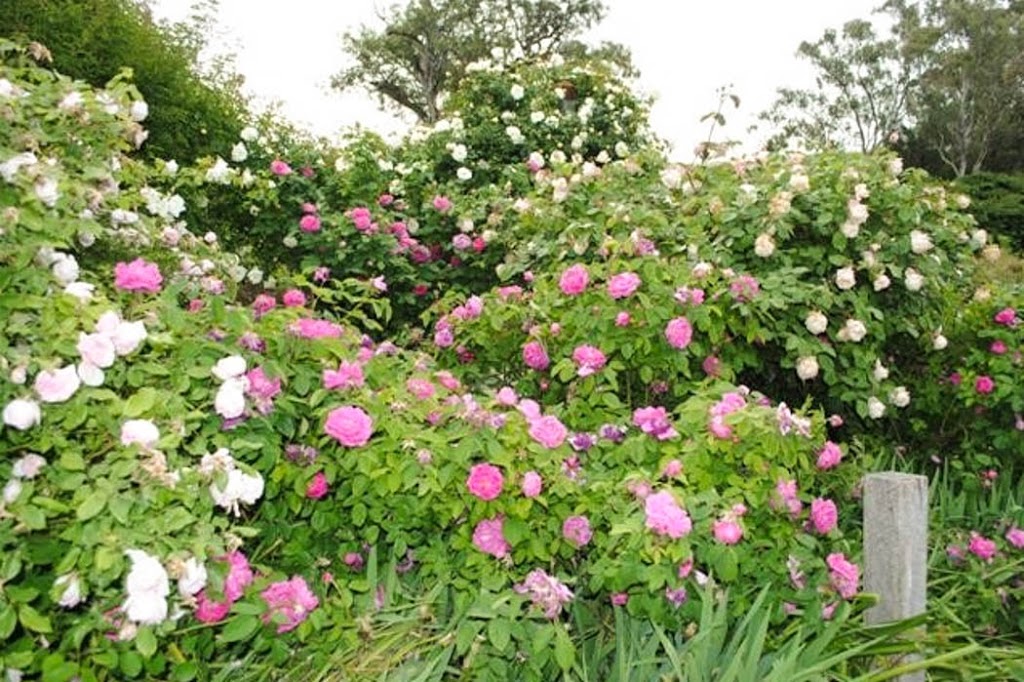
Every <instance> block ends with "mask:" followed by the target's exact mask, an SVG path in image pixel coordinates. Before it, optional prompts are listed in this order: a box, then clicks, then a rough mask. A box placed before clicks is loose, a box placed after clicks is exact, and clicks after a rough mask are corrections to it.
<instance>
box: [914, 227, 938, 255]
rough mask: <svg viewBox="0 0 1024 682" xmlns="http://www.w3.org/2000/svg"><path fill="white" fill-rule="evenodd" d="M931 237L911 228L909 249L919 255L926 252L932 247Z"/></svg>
mask: <svg viewBox="0 0 1024 682" xmlns="http://www.w3.org/2000/svg"><path fill="white" fill-rule="evenodd" d="M933 246H934V245H933V244H932V238H931V237H929V236H928V235H927V234H925V233H924V232H921V231H920V230H911V232H910V250H911V251H913V252H914V253H916V254H918V255H920V254H922V253H927V252H928V251H930V250H931V249H932V247H933Z"/></svg>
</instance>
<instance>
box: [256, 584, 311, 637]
mask: <svg viewBox="0 0 1024 682" xmlns="http://www.w3.org/2000/svg"><path fill="white" fill-rule="evenodd" d="M260 597H262V598H263V601H264V602H266V604H267V612H266V613H265V614H264V615H263V621H264V622H266V623H269V622H274V623H277V624H278V625H277V632H278V633H279V634H280V633H282V632H288V631H290V630H294V629H295V628H297V627H298V626H299V624H300V623H301V622H302V621H304V620H306V617H307V616H309V613H310V611H312V610H313V609H315V608H316V607H317V606H319V605H320V602H319V601H318V600H317V598H316V595H314V594H313V592H312V591H311V590H310V589H309V585H307V584H306V581H305V579H303V578H301V577H299V576H294V577H293V578H292V579H291V580H282V581H280V582H276V583H273V584H271V585H270V586H268V587H267V589H265V590H263V591H262V592H260Z"/></svg>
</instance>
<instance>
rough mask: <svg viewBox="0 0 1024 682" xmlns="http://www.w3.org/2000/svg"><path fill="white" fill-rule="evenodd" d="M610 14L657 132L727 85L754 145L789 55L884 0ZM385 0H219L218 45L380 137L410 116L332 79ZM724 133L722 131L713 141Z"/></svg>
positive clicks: (291, 91) (697, 3)
mask: <svg viewBox="0 0 1024 682" xmlns="http://www.w3.org/2000/svg"><path fill="white" fill-rule="evenodd" d="M605 2H606V5H607V6H608V9H609V11H608V16H607V17H606V18H605V20H604V22H602V24H601V25H600V26H599V27H597V28H596V29H595V30H593V31H592V33H591V35H590V36H589V38H590V39H592V40H594V41H599V40H614V41H616V42H620V43H623V44H625V45H626V46H627V47H629V48H630V49H631V50H632V52H633V59H634V62H635V63H636V65H637V67H638V68H639V69H640V71H641V77H640V81H639V88H640V90H641V91H643V92H646V93H648V94H652V95H655V96H656V98H657V99H656V103H655V106H654V110H653V113H652V124H653V126H654V129H655V132H656V133H658V134H659V135H660V136H662V137H663V138H666V139H668V140H669V141H670V142H671V143H672V144H673V146H674V147H675V150H676V153H677V154H679V155H680V156H686V155H688V154H689V151H690V150H691V149H692V148H693V146H694V145H695V144H696V143H697V142H699V141H701V140H703V139H705V138H706V136H707V127H706V125H705V124H700V123H699V119H700V117H701V116H702V115H703V114H705V113H707V112H708V111H710V110H712V109H714V108H715V107H716V106H717V96H716V91H717V89H718V88H719V87H720V86H725V85H730V84H731V91H732V92H734V93H736V94H737V95H738V96H739V97H740V98H741V100H742V106H741V108H740V109H739V110H738V111H735V112H726V117H727V119H728V125H727V127H726V129H725V131H724V134H725V136H726V137H727V138H729V139H739V140H744V141H746V142H747V145H746V146H748V147H750V146H756V144H757V141H758V139H759V138H758V137H757V136H756V135H755V136H754V137H751V136H750V135H749V134H748V133H747V128H748V126H749V125H750V124H751V123H752V122H753V121H754V119H755V118H756V116H757V114H758V113H759V112H760V111H762V110H763V109H765V108H767V107H768V106H770V104H771V103H772V101H773V100H774V92H775V88H777V87H779V86H783V85H787V86H792V85H797V86H810V85H811V84H812V83H813V79H812V77H811V73H812V72H811V70H810V68H809V67H808V66H807V65H806V64H805V63H804V62H803V61H801V60H798V59H797V58H796V57H795V53H796V49H797V46H798V45H799V44H800V41H802V40H814V39H817V38H818V37H819V36H820V35H821V33H822V32H823V31H824V30H825V29H826V28H829V27H839V26H841V25H842V24H843V23H844V22H845V21H847V20H849V19H853V18H858V17H862V18H868V17H869V16H870V14H871V10H872V9H873V8H874V7H876V6H877V5H878V4H880V2H881V0H605ZM191 4H192V0H151V5H152V7H153V9H154V12H155V13H156V15H157V16H158V17H160V18H167V19H171V20H180V19H182V18H184V17H185V16H187V14H188V10H189V7H190V6H191ZM391 4H392V2H391V0H385V1H380V0H376V1H375V0H287V1H286V2H271V1H269V0H220V14H219V17H218V25H217V30H218V32H219V35H220V36H221V38H222V40H221V41H220V42H219V44H218V45H216V46H215V49H219V50H223V51H229V52H234V53H235V54H236V55H237V62H236V66H237V69H238V71H239V72H240V73H241V74H242V75H244V76H245V79H246V84H247V89H248V90H249V91H250V92H251V93H252V94H253V95H255V96H256V97H257V99H258V100H259V101H269V100H280V101H281V102H282V104H283V107H282V111H283V113H284V114H285V115H286V116H287V117H288V118H290V119H291V120H293V121H294V122H295V123H297V124H299V125H301V126H303V127H306V128H307V129H310V130H312V131H313V132H315V133H318V134H322V135H328V136H332V135H333V134H335V133H336V132H338V131H339V130H340V129H343V128H345V127H348V126H351V125H354V124H356V123H360V124H362V125H364V126H366V127H368V128H371V129H374V130H377V131H379V132H381V133H384V134H388V133H393V132H397V131H401V130H404V129H405V128H406V127H407V125H408V123H407V122H403V121H401V120H400V119H398V118H396V117H394V116H392V115H390V114H388V113H383V112H381V111H380V110H379V108H378V107H377V104H376V102H375V101H374V100H373V99H372V98H370V97H369V96H368V95H365V94H363V93H358V92H351V93H346V94H339V93H337V92H334V91H332V90H331V89H330V87H329V80H330V77H331V75H332V74H334V73H336V72H337V71H339V70H340V69H341V68H342V67H343V66H344V64H345V59H346V57H345V55H344V54H343V53H342V51H341V41H340V36H341V34H342V33H343V32H345V31H346V30H347V29H350V28H353V27H358V26H359V25H360V24H368V25H371V26H378V25H379V23H378V20H377V18H376V10H378V9H384V8H386V7H388V6H390V5H391ZM718 139H722V138H718Z"/></svg>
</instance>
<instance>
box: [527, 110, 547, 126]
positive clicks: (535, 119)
mask: <svg viewBox="0 0 1024 682" xmlns="http://www.w3.org/2000/svg"><path fill="white" fill-rule="evenodd" d="M545 118H546V116H545V115H544V112H543V111H532V112H530V122H531V123H543V122H544V119H545Z"/></svg>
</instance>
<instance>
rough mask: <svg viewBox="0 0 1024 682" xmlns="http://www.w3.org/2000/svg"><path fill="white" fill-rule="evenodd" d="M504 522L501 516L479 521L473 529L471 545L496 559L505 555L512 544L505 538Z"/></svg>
mask: <svg viewBox="0 0 1024 682" xmlns="http://www.w3.org/2000/svg"><path fill="white" fill-rule="evenodd" d="M504 523H505V519H504V517H502V516H498V517H496V518H493V519H484V520H482V521H480V522H479V523H478V524H476V528H474V529H473V545H474V546H476V548H477V549H479V550H480V551H481V552H483V553H484V554H490V555H491V556H493V557H497V558H498V559H501V558H503V557H505V556H507V555H508V552H509V550H510V549H512V546H511V545H509V544H508V541H507V540H505V531H504Z"/></svg>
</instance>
